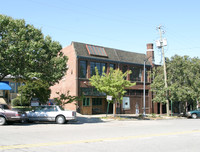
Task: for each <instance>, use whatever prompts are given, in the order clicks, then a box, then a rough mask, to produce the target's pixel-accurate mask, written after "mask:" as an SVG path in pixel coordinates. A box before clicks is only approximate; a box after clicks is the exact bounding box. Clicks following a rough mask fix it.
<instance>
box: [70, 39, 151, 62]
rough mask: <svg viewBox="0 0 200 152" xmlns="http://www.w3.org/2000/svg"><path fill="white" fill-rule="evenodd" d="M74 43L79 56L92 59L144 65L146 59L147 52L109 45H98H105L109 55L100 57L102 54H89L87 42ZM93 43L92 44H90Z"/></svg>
mask: <svg viewBox="0 0 200 152" xmlns="http://www.w3.org/2000/svg"><path fill="white" fill-rule="evenodd" d="M72 45H73V46H74V49H75V52H76V55H77V57H83V58H84V57H85V58H92V59H97V60H98V59H99V60H105V61H114V62H122V63H123V62H124V63H129V64H139V65H143V64H144V60H145V59H146V55H145V54H141V53H135V52H128V51H123V50H118V49H112V48H108V47H103V46H97V45H93V46H97V47H103V48H104V49H105V51H106V53H107V55H108V56H107V57H100V56H92V55H89V53H88V51H87V48H86V44H85V43H79V42H72ZM88 45H91V44H88ZM146 65H149V66H150V65H151V64H150V62H147V63H146Z"/></svg>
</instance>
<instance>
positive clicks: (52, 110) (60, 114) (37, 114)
mask: <svg viewBox="0 0 200 152" xmlns="http://www.w3.org/2000/svg"><path fill="white" fill-rule="evenodd" d="M26 114H27V116H28V121H29V122H33V121H55V122H56V123H57V124H64V123H66V122H67V121H68V120H74V119H76V112H75V111H69V110H64V109H63V108H62V107H61V106H57V105H49V106H47V105H46V106H38V107H36V109H35V110H33V111H28V112H26Z"/></svg>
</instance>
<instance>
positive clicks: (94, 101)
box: [92, 98, 102, 106]
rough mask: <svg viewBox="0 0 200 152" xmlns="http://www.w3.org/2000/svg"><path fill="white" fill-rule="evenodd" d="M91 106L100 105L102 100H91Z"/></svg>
mask: <svg viewBox="0 0 200 152" xmlns="http://www.w3.org/2000/svg"><path fill="white" fill-rule="evenodd" d="M92 105H94V106H99V105H102V98H92Z"/></svg>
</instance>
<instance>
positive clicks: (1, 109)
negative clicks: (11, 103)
mask: <svg viewBox="0 0 200 152" xmlns="http://www.w3.org/2000/svg"><path fill="white" fill-rule="evenodd" d="M26 119H27V117H26V113H25V112H24V113H23V112H19V111H14V110H12V109H11V108H9V107H8V105H6V104H0V125H4V124H6V123H12V122H24V121H26Z"/></svg>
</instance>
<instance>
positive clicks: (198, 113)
mask: <svg viewBox="0 0 200 152" xmlns="http://www.w3.org/2000/svg"><path fill="white" fill-rule="evenodd" d="M186 116H187V117H188V118H193V119H196V118H198V117H200V108H198V109H197V110H193V111H188V112H187V113H186Z"/></svg>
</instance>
